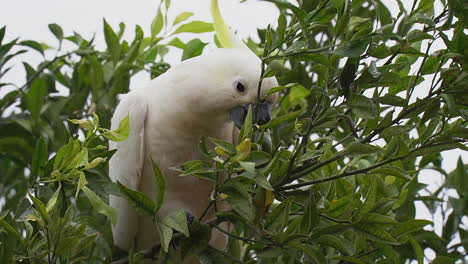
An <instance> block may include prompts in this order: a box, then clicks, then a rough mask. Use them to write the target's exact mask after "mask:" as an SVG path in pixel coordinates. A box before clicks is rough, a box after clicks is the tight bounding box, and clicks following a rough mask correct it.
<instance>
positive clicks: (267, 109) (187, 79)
mask: <svg viewBox="0 0 468 264" xmlns="http://www.w3.org/2000/svg"><path fill="white" fill-rule="evenodd" d="M211 4H212V6H211V11H212V15H213V19H214V23H213V25H214V28H215V30H216V35H217V37H218V40H219V41H220V43H221V45H222V46H223V48H219V49H216V50H214V51H213V52H211V53H205V54H203V55H201V56H198V57H195V58H192V59H189V60H186V61H184V62H182V63H181V64H179V65H177V66H176V67H174V68H173V69H171V70H169V71H168V72H167V73H166V74H164V75H162V76H160V77H158V78H168V79H170V80H177V82H173V83H174V84H175V87H177V88H175V87H174V88H175V89H187V90H184V92H183V93H180V96H175V97H173V98H174V99H175V100H176V101H175V102H176V103H178V104H183V105H184V108H183V109H181V110H180V111H178V114H182V113H186V114H187V115H188V116H187V118H188V119H192V118H200V117H202V118H203V119H204V120H212V121H215V120H216V121H221V122H229V121H230V120H232V121H234V123H235V125H236V126H237V127H238V128H240V127H241V126H242V124H243V123H244V119H245V117H246V115H247V113H248V109H249V107H252V112H253V113H254V117H255V120H254V122H255V123H256V124H259V125H263V124H265V123H267V122H268V121H270V118H271V117H270V114H271V107H272V104H273V103H274V102H275V100H276V95H275V94H269V93H268V91H269V90H270V89H271V88H273V87H276V86H278V82H277V81H276V78H274V77H269V78H264V79H263V80H262V82H261V86H260V90H259V89H258V88H259V83H260V76H261V68H262V62H261V59H260V58H259V57H258V56H257V55H256V54H255V53H253V52H252V51H251V50H250V49H249V48H248V47H247V46H246V45H245V44H244V43H243V42H242V41H241V40H240V39H239V38H237V37H236V35H235V34H234V33H233V32H232V31H231V30H230V29H229V28H228V27H227V26H226V24H225V23H224V21H223V19H222V17H221V14H220V12H219V8H218V1H217V0H212V3H211ZM163 76H165V77H163ZM170 89H173V88H170ZM259 91H260V92H259ZM168 92H170V94H171V96H173V95H174V93H173V92H174V90H171V91H168ZM186 106H188V107H189V108H190V109H191V111H190V113H187V112H186V111H185V109H186V108H185V107H186Z"/></svg>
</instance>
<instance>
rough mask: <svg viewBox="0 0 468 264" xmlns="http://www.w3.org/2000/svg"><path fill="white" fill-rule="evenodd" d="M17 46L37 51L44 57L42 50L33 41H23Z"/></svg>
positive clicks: (40, 46) (38, 44) (39, 45)
mask: <svg viewBox="0 0 468 264" xmlns="http://www.w3.org/2000/svg"><path fill="white" fill-rule="evenodd" d="M19 45H21V46H26V47H30V48H31V49H34V50H36V51H38V52H39V53H41V54H42V55H44V48H43V47H42V45H41V44H40V43H39V42H36V41H34V40H25V41H21V42H20V43H19Z"/></svg>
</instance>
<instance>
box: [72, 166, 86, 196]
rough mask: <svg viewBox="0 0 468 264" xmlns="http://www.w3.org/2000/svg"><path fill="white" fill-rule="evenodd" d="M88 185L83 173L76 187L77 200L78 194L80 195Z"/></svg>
mask: <svg viewBox="0 0 468 264" xmlns="http://www.w3.org/2000/svg"><path fill="white" fill-rule="evenodd" d="M86 184H88V181H87V180H86V176H85V174H84V173H83V172H81V174H80V178H79V179H78V184H77V185H76V193H75V199H77V198H78V194H79V193H80V191H81V189H83V187H84V186H85V185H86Z"/></svg>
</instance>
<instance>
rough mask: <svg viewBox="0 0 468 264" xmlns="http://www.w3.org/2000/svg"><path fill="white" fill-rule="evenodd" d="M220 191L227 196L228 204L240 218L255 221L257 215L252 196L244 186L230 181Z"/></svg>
mask: <svg viewBox="0 0 468 264" xmlns="http://www.w3.org/2000/svg"><path fill="white" fill-rule="evenodd" d="M219 191H220V193H224V194H225V195H227V197H226V200H227V202H228V203H229V205H231V207H232V209H234V211H236V212H237V213H238V214H239V215H240V216H242V217H243V218H245V219H247V220H249V221H252V220H253V219H254V216H255V213H254V206H253V203H252V196H251V195H250V194H249V193H248V192H247V190H246V188H245V187H244V186H243V185H242V184H240V183H239V182H233V181H230V182H228V183H226V184H224V185H222V186H221V187H220V190H219Z"/></svg>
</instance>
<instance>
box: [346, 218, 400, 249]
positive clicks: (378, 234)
mask: <svg viewBox="0 0 468 264" xmlns="http://www.w3.org/2000/svg"><path fill="white" fill-rule="evenodd" d="M353 226H354V229H355V230H358V231H360V232H362V233H363V234H365V235H367V236H368V238H369V239H371V240H375V241H378V242H383V243H387V244H392V245H399V244H400V243H399V242H398V240H396V239H395V238H394V237H393V236H391V235H390V234H389V233H388V232H387V231H385V230H384V229H382V228H381V227H379V226H378V225H374V224H368V223H366V224H354V225H353Z"/></svg>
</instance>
